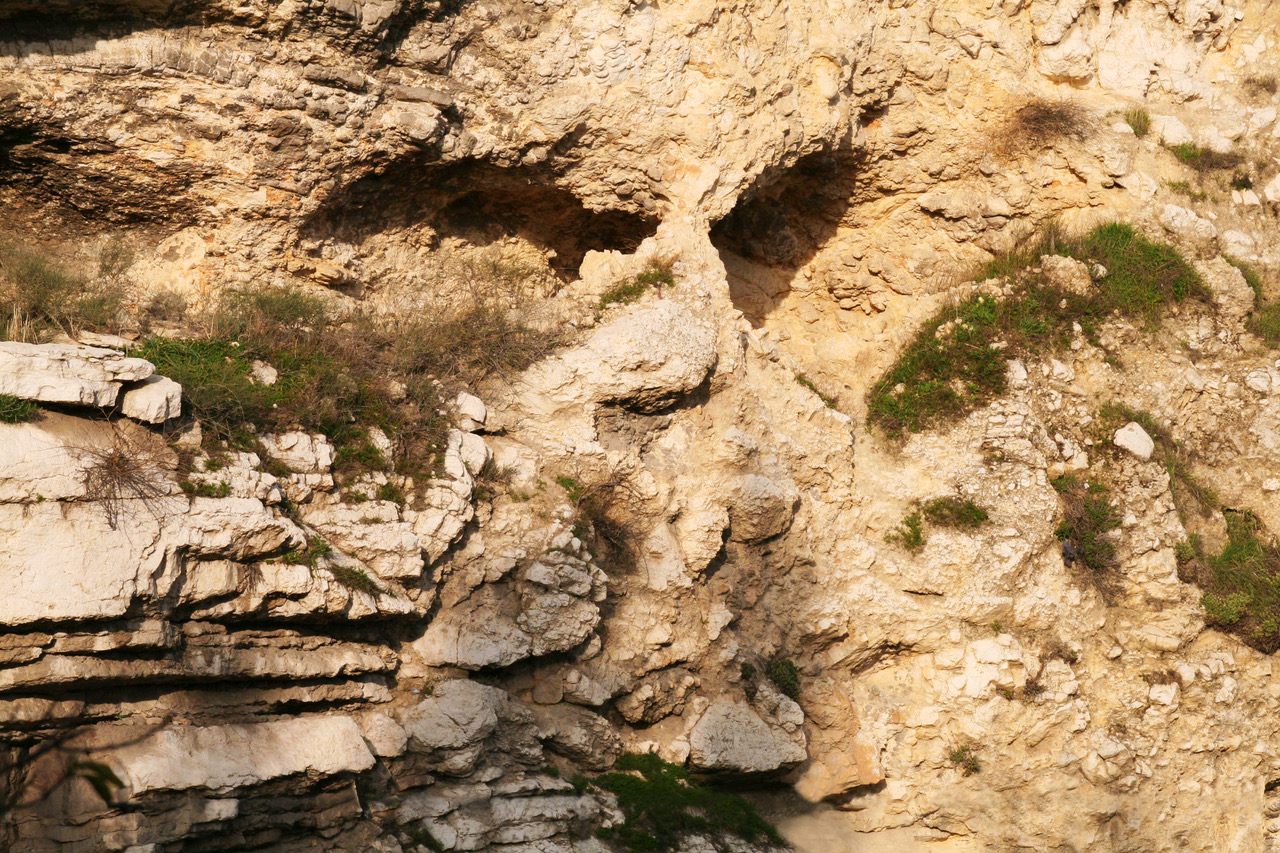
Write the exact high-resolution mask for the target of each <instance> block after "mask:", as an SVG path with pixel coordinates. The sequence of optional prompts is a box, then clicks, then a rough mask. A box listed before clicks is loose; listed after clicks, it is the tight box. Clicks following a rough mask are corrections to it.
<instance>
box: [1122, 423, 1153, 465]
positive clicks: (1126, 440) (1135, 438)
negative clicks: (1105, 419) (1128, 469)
mask: <svg viewBox="0 0 1280 853" xmlns="http://www.w3.org/2000/svg"><path fill="white" fill-rule="evenodd" d="M1113 440H1114V442H1115V445H1116V447H1119V448H1122V449H1124V450H1127V451H1129V452H1130V453H1132V454H1133V455H1134V456H1137V457H1138V458H1139V459H1150V458H1151V454H1152V453H1154V452H1155V450H1156V443H1155V442H1154V441H1152V440H1151V436H1149V435H1147V431H1146V430H1144V429H1143V428H1142V427H1141V426H1139V425H1138V424H1137V423H1135V422H1134V421H1130V422H1129V423H1127V424H1125V425H1124V426H1122V427H1120V429H1118V430H1116V434H1115V438H1114V439H1113Z"/></svg>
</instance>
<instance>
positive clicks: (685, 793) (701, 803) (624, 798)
mask: <svg viewBox="0 0 1280 853" xmlns="http://www.w3.org/2000/svg"><path fill="white" fill-rule="evenodd" d="M594 782H595V784H596V785H598V786H599V787H601V788H603V789H605V790H606V791H611V792H613V793H614V794H615V795H617V797H618V807H619V808H621V809H622V813H623V814H624V815H625V816H626V820H625V821H624V822H623V823H622V825H621V826H615V827H611V828H609V829H602V830H600V837H601V838H603V839H605V840H607V841H611V842H614V843H616V844H618V845H619V846H621V847H622V848H623V849H624V850H628V851H633V853H664V851H671V850H675V849H676V848H677V847H678V846H679V845H680V841H681V839H683V838H685V837H687V836H689V835H691V834H694V833H698V834H702V835H706V836H710V837H712V838H714V837H715V836H718V835H736V836H738V837H739V838H741V839H743V840H745V841H748V842H754V841H762V842H772V843H774V844H781V843H782V839H781V837H780V836H779V835H778V833H777V831H776V830H775V829H774V828H773V827H772V826H770V825H769V823H768V822H767V821H765V819H764V818H762V817H760V814H759V812H757V811H756V810H755V807H754V806H752V805H751V804H750V803H748V802H747V801H746V800H744V799H743V798H742V797H739V796H736V795H734V794H726V793H721V792H719V791H715V790H712V789H711V788H708V787H706V786H704V785H701V784H699V783H698V782H696V781H694V780H693V779H690V778H689V774H688V773H687V772H686V771H685V769H684V768H682V767H679V766H677V765H675V764H671V763H669V762H667V761H663V760H662V759H661V758H659V757H658V756H656V755H648V754H646V755H635V754H627V755H623V756H622V757H621V758H619V759H618V763H617V765H616V769H615V772H613V773H606V774H604V775H602V776H599V777H597V778H596V779H595V780H594Z"/></svg>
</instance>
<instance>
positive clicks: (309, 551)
mask: <svg viewBox="0 0 1280 853" xmlns="http://www.w3.org/2000/svg"><path fill="white" fill-rule="evenodd" d="M332 555H333V546H332V545H330V544H329V543H328V542H326V541H324V540H323V539H321V538H320V537H318V536H313V537H311V538H310V539H309V540H308V541H307V544H306V546H305V547H302V548H293V549H291V550H289V551H286V552H285V553H284V554H283V555H281V557H280V560H279V561H280V562H282V563H288V564H289V565H293V566H307V567H308V568H312V569H314V568H315V567H316V565H317V564H318V563H319V562H320V561H321V560H328V558H329V557H331V556H332Z"/></svg>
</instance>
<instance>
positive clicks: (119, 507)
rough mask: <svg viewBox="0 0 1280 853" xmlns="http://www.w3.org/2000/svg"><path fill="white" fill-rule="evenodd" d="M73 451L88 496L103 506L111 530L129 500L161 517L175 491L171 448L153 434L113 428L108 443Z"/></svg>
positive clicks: (116, 524) (117, 523) (113, 528)
mask: <svg viewBox="0 0 1280 853" xmlns="http://www.w3.org/2000/svg"><path fill="white" fill-rule="evenodd" d="M71 454H72V456H73V457H74V458H75V459H76V462H77V463H78V464H79V465H80V469H81V477H82V481H83V483H84V490H85V496H86V497H87V498H88V499H89V500H91V501H95V502H97V503H98V504H100V505H101V506H102V510H103V512H104V513H106V516H107V525H108V526H109V527H110V528H111V529H112V530H115V529H117V527H118V526H119V523H120V517H121V515H122V513H123V512H124V510H125V508H126V507H127V506H128V505H129V502H131V501H137V502H138V503H139V504H140V505H141V506H142V507H143V508H144V509H146V510H147V511H148V512H150V513H151V514H152V515H153V516H155V517H156V518H159V517H160V516H161V515H162V513H163V510H164V506H163V502H164V499H165V498H168V497H169V496H170V495H171V494H173V484H172V483H171V482H170V480H169V470H170V468H171V467H172V457H173V454H172V451H170V450H169V449H168V448H167V447H166V446H165V444H164V442H162V441H161V440H160V439H158V438H156V437H155V436H152V435H151V434H150V433H143V434H140V435H138V436H136V437H130V436H127V435H125V434H124V432H123V431H122V430H120V429H118V428H116V427H112V430H111V438H110V440H109V441H107V442H106V443H105V444H98V445H91V446H85V447H77V448H72V450H71Z"/></svg>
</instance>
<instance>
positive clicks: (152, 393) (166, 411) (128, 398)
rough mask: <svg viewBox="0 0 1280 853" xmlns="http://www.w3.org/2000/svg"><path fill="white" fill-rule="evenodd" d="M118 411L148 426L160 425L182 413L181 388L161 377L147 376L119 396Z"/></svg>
mask: <svg viewBox="0 0 1280 853" xmlns="http://www.w3.org/2000/svg"><path fill="white" fill-rule="evenodd" d="M120 411H121V412H122V413H123V414H124V415H125V416H127V417H130V418H133V419H134V420H138V421H145V422H146V423H149V424H161V423H164V422H165V421H167V420H170V419H172V418H176V417H178V415H179V414H181V413H182V386H181V385H179V384H178V383H177V382H174V381H173V380H172V379H167V378H165V377H163V376H148V377H147V378H146V379H144V380H142V381H141V382H139V383H137V384H131V385H129V386H128V387H126V388H125V389H124V393H123V394H121V395H120Z"/></svg>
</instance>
